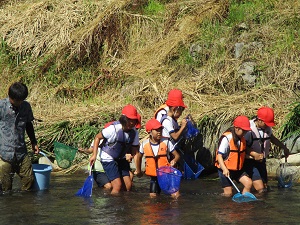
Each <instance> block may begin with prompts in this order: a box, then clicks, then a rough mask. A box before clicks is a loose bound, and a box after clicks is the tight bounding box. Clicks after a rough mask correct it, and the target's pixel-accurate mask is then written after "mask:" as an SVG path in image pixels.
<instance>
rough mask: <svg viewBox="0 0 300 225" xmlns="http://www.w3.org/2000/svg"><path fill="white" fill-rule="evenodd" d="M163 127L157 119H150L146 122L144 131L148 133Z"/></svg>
mask: <svg viewBox="0 0 300 225" xmlns="http://www.w3.org/2000/svg"><path fill="white" fill-rule="evenodd" d="M161 127H163V125H161V123H160V122H159V121H158V120H157V119H154V118H153V119H151V120H148V122H147V123H146V124H145V128H146V131H147V132H148V133H149V132H150V131H151V130H156V129H158V128H161Z"/></svg>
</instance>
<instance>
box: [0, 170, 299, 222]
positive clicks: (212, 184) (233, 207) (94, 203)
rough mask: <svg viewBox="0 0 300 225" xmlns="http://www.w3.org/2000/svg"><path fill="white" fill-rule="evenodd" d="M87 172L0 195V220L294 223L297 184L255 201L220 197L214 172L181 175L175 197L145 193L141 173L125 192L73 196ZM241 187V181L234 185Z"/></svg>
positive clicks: (296, 219) (16, 185)
mask: <svg viewBox="0 0 300 225" xmlns="http://www.w3.org/2000/svg"><path fill="white" fill-rule="evenodd" d="M87 176H88V175H87V174H85V173H84V172H77V173H76V174H71V175H57V174H55V173H52V174H51V182H50V188H49V190H45V191H37V192H20V191H19V189H20V186H19V183H18V180H16V181H14V190H13V191H12V193H10V194H4V195H0V224H1V225H6V224H7V225H8V224H13V225H18V224H31V225H34V224H42V225H54V224H72V225H77V224H78V225H81V224H122V225H123V224H211V225H215V224H243V225H251V224H255V225H258V224H300V223H299V221H300V216H299V208H298V207H300V201H299V199H300V186H299V185H298V184H295V185H294V186H293V187H292V188H290V189H282V188H277V183H276V181H271V182H270V185H271V187H272V191H270V192H268V193H264V194H261V195H258V194H256V193H254V194H255V195H256V197H257V198H258V199H259V200H258V201H255V202H249V203H236V202H233V201H232V199H231V198H227V197H222V196H220V193H221V192H222V190H221V187H220V183H219V180H218V179H217V178H216V177H210V178H203V177H200V179H197V180H182V182H181V189H180V191H181V196H180V198H179V199H177V200H174V199H172V198H171V197H169V196H167V195H165V194H163V193H162V194H161V195H160V196H158V197H157V198H154V199H153V198H149V193H148V186H149V180H148V178H147V177H146V176H144V177H142V178H140V179H138V178H136V177H135V178H134V187H133V190H132V191H131V192H126V193H122V194H121V195H120V196H111V195H110V194H109V192H107V191H105V190H103V189H101V188H98V187H97V186H96V185H94V188H93V195H92V198H90V199H84V198H81V197H76V196H75V193H76V192H77V191H78V190H79V189H80V188H81V187H82V186H83V183H84V181H85V179H86V178H87ZM239 188H241V186H239Z"/></svg>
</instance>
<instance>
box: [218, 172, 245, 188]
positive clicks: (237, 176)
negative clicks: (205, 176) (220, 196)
mask: <svg viewBox="0 0 300 225" xmlns="http://www.w3.org/2000/svg"><path fill="white" fill-rule="evenodd" d="M229 171H230V178H231V179H232V180H235V181H236V182H238V183H239V182H240V181H239V180H240V178H241V177H242V176H248V174H247V173H246V172H245V171H243V170H229ZM218 174H219V177H220V181H221V185H222V188H225V187H230V186H232V183H231V182H230V180H229V179H228V178H227V177H225V176H224V175H223V171H222V170H221V169H218Z"/></svg>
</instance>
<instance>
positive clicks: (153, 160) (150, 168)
mask: <svg viewBox="0 0 300 225" xmlns="http://www.w3.org/2000/svg"><path fill="white" fill-rule="evenodd" d="M167 150H168V147H167V145H166V143H165V142H160V144H159V148H158V153H157V155H156V156H155V155H154V153H153V150H152V147H151V144H150V142H147V143H146V144H145V145H144V154H145V158H146V166H145V169H146V171H145V173H146V174H147V175H148V176H157V175H156V169H157V168H159V167H161V166H170V164H169V161H168V158H167Z"/></svg>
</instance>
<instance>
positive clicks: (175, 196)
mask: <svg viewBox="0 0 300 225" xmlns="http://www.w3.org/2000/svg"><path fill="white" fill-rule="evenodd" d="M171 196H172V198H175V199H177V198H178V197H179V196H180V193H179V191H177V192H175V193H173V194H171Z"/></svg>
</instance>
